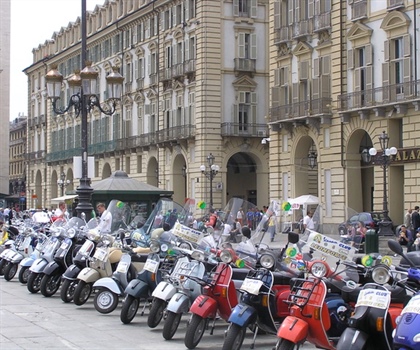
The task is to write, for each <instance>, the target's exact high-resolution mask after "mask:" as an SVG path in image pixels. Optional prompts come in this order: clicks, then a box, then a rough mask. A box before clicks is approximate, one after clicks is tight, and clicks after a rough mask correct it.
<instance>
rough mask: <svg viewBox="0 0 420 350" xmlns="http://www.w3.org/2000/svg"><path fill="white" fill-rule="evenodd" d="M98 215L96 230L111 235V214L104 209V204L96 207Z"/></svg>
mask: <svg viewBox="0 0 420 350" xmlns="http://www.w3.org/2000/svg"><path fill="white" fill-rule="evenodd" d="M96 209H98V213H99V216H100V217H99V225H98V227H97V228H98V230H99V232H100V233H111V225H112V214H111V213H110V212H109V211H108V210H106V209H105V204H104V203H99V204H98V205H97V206H96Z"/></svg>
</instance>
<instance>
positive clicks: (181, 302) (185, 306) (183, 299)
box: [166, 293, 191, 314]
mask: <svg viewBox="0 0 420 350" xmlns="http://www.w3.org/2000/svg"><path fill="white" fill-rule="evenodd" d="M190 305H191V301H190V298H189V297H188V296H187V295H185V294H183V293H175V294H174V295H173V297H172V298H171V300H169V303H168V306H167V308H166V309H167V310H168V311H171V312H173V313H175V314H181V313H184V312H188V310H189V309H190Z"/></svg>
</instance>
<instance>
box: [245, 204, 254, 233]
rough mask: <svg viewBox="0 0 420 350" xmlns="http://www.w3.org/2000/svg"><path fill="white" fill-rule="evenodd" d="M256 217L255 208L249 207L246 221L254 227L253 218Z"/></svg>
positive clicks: (249, 225)
mask: <svg viewBox="0 0 420 350" xmlns="http://www.w3.org/2000/svg"><path fill="white" fill-rule="evenodd" d="M253 218H254V212H253V208H248V211H247V212H246V221H247V222H248V227H249V228H250V229H252V220H253Z"/></svg>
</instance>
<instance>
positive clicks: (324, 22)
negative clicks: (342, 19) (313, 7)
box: [314, 12, 331, 32]
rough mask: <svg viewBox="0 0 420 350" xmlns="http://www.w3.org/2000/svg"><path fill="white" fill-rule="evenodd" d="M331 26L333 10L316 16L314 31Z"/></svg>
mask: <svg viewBox="0 0 420 350" xmlns="http://www.w3.org/2000/svg"><path fill="white" fill-rule="evenodd" d="M330 28H331V12H325V13H321V14H319V15H315V17H314V32H320V31H322V30H328V29H330Z"/></svg>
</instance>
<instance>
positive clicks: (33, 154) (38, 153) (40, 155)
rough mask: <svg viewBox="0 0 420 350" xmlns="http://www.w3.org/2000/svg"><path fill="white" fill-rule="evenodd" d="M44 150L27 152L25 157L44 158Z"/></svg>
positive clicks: (30, 159)
mask: <svg viewBox="0 0 420 350" xmlns="http://www.w3.org/2000/svg"><path fill="white" fill-rule="evenodd" d="M45 154H46V152H45V150H43V151H36V152H29V153H27V154H26V159H27V160H29V161H34V160H44V159H45Z"/></svg>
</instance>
